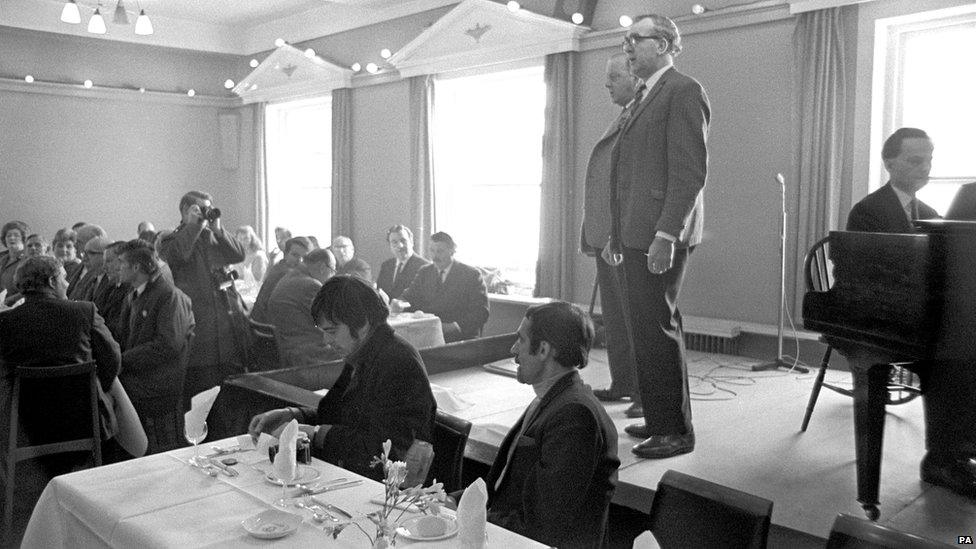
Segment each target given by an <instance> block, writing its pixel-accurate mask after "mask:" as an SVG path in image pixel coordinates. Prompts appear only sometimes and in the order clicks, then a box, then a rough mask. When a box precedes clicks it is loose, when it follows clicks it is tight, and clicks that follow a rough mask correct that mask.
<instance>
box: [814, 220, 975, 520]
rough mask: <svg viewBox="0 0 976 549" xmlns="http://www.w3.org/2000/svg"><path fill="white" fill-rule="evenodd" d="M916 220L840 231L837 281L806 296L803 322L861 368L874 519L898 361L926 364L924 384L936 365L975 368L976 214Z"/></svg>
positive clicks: (863, 485) (921, 369) (862, 477)
mask: <svg viewBox="0 0 976 549" xmlns="http://www.w3.org/2000/svg"><path fill="white" fill-rule="evenodd" d="M916 228H917V229H918V231H919V232H917V233H914V234H881V233H858V232H844V231H832V232H831V233H830V259H831V261H832V262H833V265H834V280H835V283H834V285H833V287H831V288H830V289H829V290H828V291H826V292H807V294H806V295H805V296H804V300H803V324H804V327H805V328H806V329H808V330H812V331H815V332H820V333H821V334H823V336H824V339H825V340H826V341H827V343H828V344H829V345H831V346H832V347H833V348H834V349H836V350H837V351H838V352H839V353H840V354H841V355H843V356H844V357H845V358H846V359H847V363H848V366H849V368H850V370H851V374H852V376H853V382H854V389H853V393H854V395H853V396H854V437H855V455H856V459H857V500H858V502H859V503H860V504H861V506H862V508H863V509H864V511H865V514H866V515H867V516H868V518H870V519H871V520H876V519H877V518H878V516H879V514H880V513H879V511H878V504H879V499H878V497H879V479H880V474H881V448H882V442H883V435H884V422H885V401H886V391H887V384H888V377H889V373H890V371H891V368H892V366H891V365H892V364H893V363H905V364H903V365H905V366H907V367H908V368H910V369H912V370H913V371H915V372H916V373H918V374H919V375H920V377H922V380H923V384H922V389H923V391H925V388H926V383H925V380H926V377H927V375H931V370H930V369H933V368H940V367H942V368H945V367H947V366H946V365H951V367H956V368H958V367H971V368H976V222H959V221H943V220H938V221H934V220H926V221H918V222H916ZM960 365H961V366H960ZM923 395H924V393H923ZM972 405H976V403H973V404H972Z"/></svg>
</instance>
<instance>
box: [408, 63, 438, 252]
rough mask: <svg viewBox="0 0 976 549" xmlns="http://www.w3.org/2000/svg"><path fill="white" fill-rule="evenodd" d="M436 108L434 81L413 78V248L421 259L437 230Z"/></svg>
mask: <svg viewBox="0 0 976 549" xmlns="http://www.w3.org/2000/svg"><path fill="white" fill-rule="evenodd" d="M433 104H434V77H433V76H432V75H421V76H414V77H412V78H410V108H409V110H410V221H409V222H410V228H411V230H413V234H414V248H416V250H417V253H419V254H420V255H421V256H423V255H425V253H426V251H427V239H429V238H430V235H431V233H432V232H433V230H434V179H433V155H432V151H431V146H430V126H431V117H432V116H433Z"/></svg>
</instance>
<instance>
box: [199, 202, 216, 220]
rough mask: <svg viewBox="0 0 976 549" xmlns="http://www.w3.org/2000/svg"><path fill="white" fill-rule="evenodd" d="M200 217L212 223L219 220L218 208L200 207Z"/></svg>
mask: <svg viewBox="0 0 976 549" xmlns="http://www.w3.org/2000/svg"><path fill="white" fill-rule="evenodd" d="M200 217H202V218H204V219H206V220H207V221H209V222H211V223H213V222H214V221H217V220H218V219H220V208H214V207H213V206H200Z"/></svg>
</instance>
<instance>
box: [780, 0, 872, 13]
mask: <svg viewBox="0 0 976 549" xmlns="http://www.w3.org/2000/svg"><path fill="white" fill-rule="evenodd" d="M873 1H874V0H789V2H790V13H791V14H793V15H796V14H798V13H805V12H808V11H815V10H825V9H830V8H836V7H840V6H849V5H851V4H863V3H865V2H873Z"/></svg>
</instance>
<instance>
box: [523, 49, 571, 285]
mask: <svg viewBox="0 0 976 549" xmlns="http://www.w3.org/2000/svg"><path fill="white" fill-rule="evenodd" d="M578 66H579V54H578V53H576V52H564V53H556V54H552V55H548V56H546V68H545V82H546V127H545V132H544V134H543V138H542V189H541V200H540V217H539V259H538V262H537V263H536V275H535V292H534V295H535V296H536V297H553V298H558V299H567V300H572V297H573V291H574V289H573V259H574V257H575V254H576V248H577V243H576V237H577V235H576V231H577V228H576V227H575V225H574V222H573V220H574V219H575V216H573V215H571V213H572V212H573V211H574V210H575V197H574V194H575V188H576V169H575V167H576V159H575V156H574V151H575V149H576V126H575V120H576V103H575V101H574V98H573V90H574V89H575V88H576V86H577V85H578V82H577V79H578V75H577V71H578Z"/></svg>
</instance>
